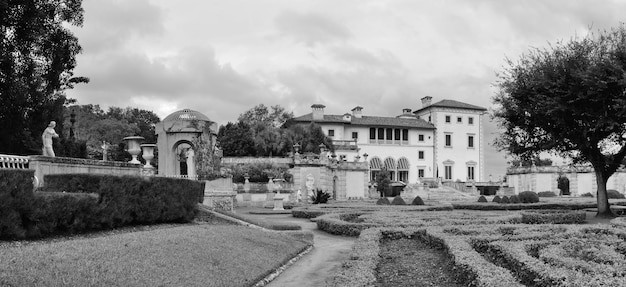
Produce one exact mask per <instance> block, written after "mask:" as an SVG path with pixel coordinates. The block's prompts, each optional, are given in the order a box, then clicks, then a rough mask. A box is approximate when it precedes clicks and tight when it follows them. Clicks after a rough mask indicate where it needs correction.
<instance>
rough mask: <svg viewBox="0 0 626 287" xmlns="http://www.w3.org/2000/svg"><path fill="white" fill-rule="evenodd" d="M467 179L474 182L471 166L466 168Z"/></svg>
mask: <svg viewBox="0 0 626 287" xmlns="http://www.w3.org/2000/svg"><path fill="white" fill-rule="evenodd" d="M467 179H468V180H474V167H473V166H468V167H467Z"/></svg>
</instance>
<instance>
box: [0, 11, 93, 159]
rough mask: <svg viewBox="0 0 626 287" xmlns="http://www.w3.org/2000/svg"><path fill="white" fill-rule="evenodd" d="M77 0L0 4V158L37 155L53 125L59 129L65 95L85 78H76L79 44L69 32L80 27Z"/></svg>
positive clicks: (86, 80)
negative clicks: (76, 57)
mask: <svg viewBox="0 0 626 287" xmlns="http://www.w3.org/2000/svg"><path fill="white" fill-rule="evenodd" d="M81 5H82V1H81V0H64V1H59V0H0V122H1V123H2V125H0V135H1V136H0V147H1V150H0V152H2V153H14V154H33V153H40V152H41V137H40V136H41V132H42V131H43V130H44V129H45V127H46V126H47V125H48V123H49V122H50V121H51V120H54V121H56V122H57V127H58V128H59V129H61V130H62V129H63V126H62V118H63V105H64V104H66V98H65V95H64V93H63V91H65V90H66V89H71V88H72V87H73V86H74V85H75V84H76V83H81V82H88V79H87V78H84V77H74V76H73V72H72V71H73V69H74V67H75V66H76V59H75V56H76V55H77V54H78V53H80V51H81V47H80V45H79V44H78V39H76V37H74V35H73V34H72V32H71V31H70V30H69V29H68V26H69V25H73V26H80V25H82V22H83V8H82V7H81Z"/></svg>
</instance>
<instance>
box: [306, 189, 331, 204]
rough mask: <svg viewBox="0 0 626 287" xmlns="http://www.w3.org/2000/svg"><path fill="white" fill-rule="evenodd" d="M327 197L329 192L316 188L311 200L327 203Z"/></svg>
mask: <svg viewBox="0 0 626 287" xmlns="http://www.w3.org/2000/svg"><path fill="white" fill-rule="evenodd" d="M328 199H330V193H328V192H325V191H322V190H321V189H319V188H318V189H316V190H315V192H313V194H312V195H311V201H312V202H313V204H319V203H327V202H328Z"/></svg>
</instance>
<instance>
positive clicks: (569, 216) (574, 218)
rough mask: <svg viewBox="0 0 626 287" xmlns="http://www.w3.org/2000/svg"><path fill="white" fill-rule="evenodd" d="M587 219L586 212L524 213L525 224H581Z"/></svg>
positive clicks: (537, 211) (532, 211)
mask: <svg viewBox="0 0 626 287" xmlns="http://www.w3.org/2000/svg"><path fill="white" fill-rule="evenodd" d="M586 218H587V214H586V213H585V211H573V210H529V211H523V212H522V223H524V224H581V223H583V222H585V219H586Z"/></svg>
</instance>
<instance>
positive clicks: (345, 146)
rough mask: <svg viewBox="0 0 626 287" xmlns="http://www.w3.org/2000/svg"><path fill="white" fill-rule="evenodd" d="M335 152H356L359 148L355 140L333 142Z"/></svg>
mask: <svg viewBox="0 0 626 287" xmlns="http://www.w3.org/2000/svg"><path fill="white" fill-rule="evenodd" d="M333 146H334V147H335V150H356V149H357V148H358V147H359V146H358V145H357V143H356V140H333Z"/></svg>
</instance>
